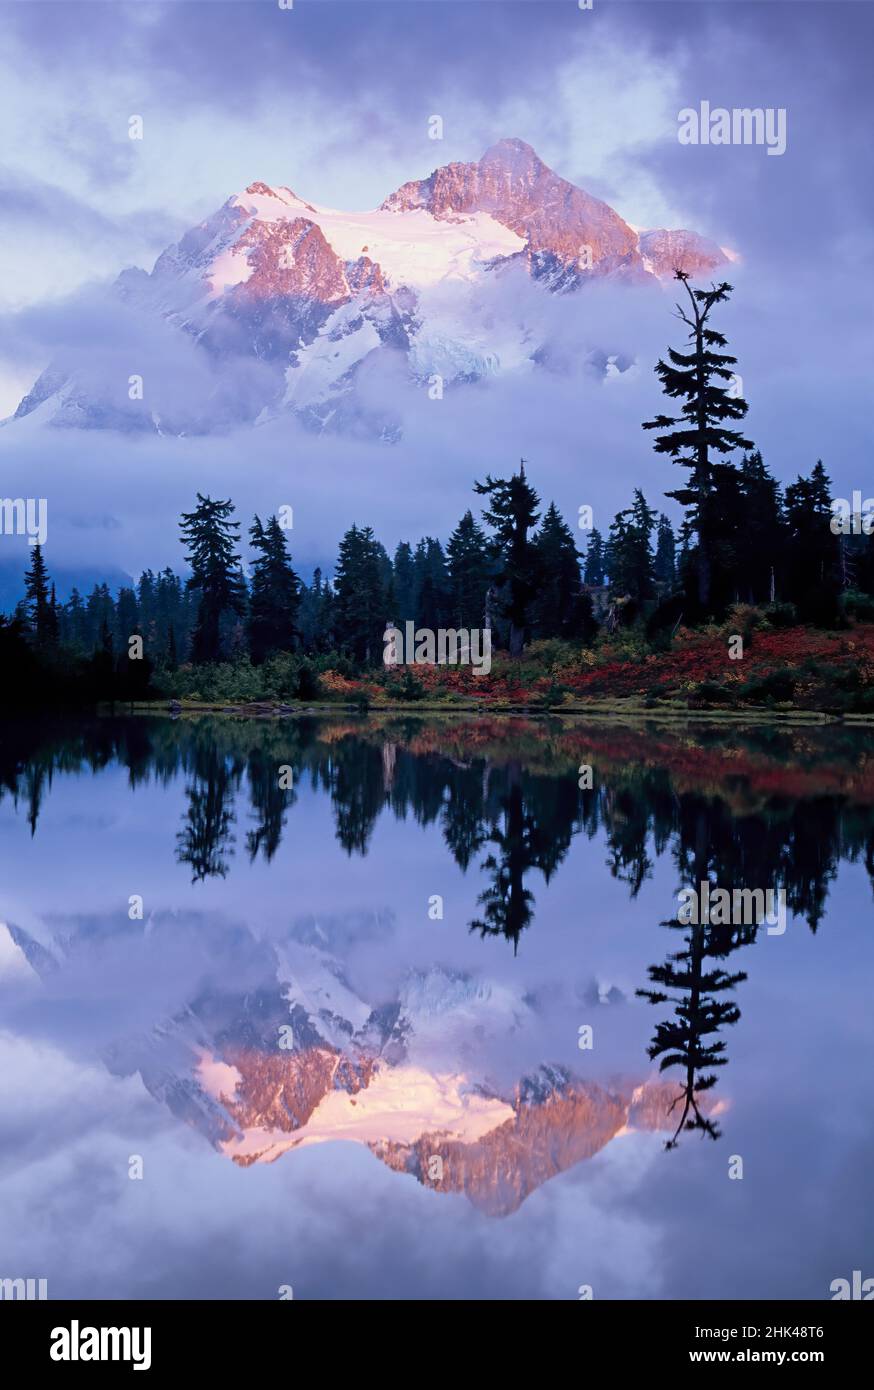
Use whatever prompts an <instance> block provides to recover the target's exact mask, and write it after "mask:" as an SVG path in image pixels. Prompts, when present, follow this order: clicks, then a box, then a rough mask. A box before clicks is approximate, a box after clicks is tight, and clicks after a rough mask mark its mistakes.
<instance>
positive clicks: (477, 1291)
mask: <svg viewBox="0 0 874 1390" xmlns="http://www.w3.org/2000/svg"><path fill="white" fill-rule="evenodd" d="M587 769H591V773H589V772H588V771H587ZM589 784H590V785H589ZM0 862H2V875H0V1193H2V1206H0V1255H2V1259H0V1263H2V1266H3V1267H2V1268H0V1276H3V1277H34V1278H47V1279H48V1290H49V1297H54V1298H89V1297H94V1298H97V1297H104V1298H105V1297H109V1298H113V1297H118V1298H139V1297H167V1298H186V1297H192V1298H197V1297H200V1298H204V1297H206V1298H221V1297H231V1298H247V1299H275V1298H277V1297H279V1296H280V1295H279V1290H280V1289H281V1288H282V1287H283V1286H290V1287H291V1288H293V1291H294V1294H293V1296H294V1297H295V1298H344V1299H359V1298H383V1297H384V1298H439V1299H456V1298H511V1299H512V1298H520V1299H530V1298H545V1299H577V1298H578V1297H579V1296H580V1294H579V1290H580V1288H581V1287H582V1286H589V1287H590V1288H591V1290H592V1292H593V1295H594V1297H595V1298H596V1299H597V1298H641V1297H642V1298H700V1299H719V1298H747V1297H751V1298H803V1299H823V1298H828V1297H830V1291H829V1286H830V1283H831V1281H832V1280H833V1279H836V1278H841V1277H846V1278H851V1277H852V1271H853V1270H855V1269H861V1270H862V1271H863V1277H866V1276H868V1275H874V1264H872V1261H874V1215H872V1204H871V1201H870V1191H871V1171H872V1163H874V1112H872V1079H871V1078H872V1064H871V1059H872V1043H874V1005H872V981H874V930H872V927H874V916H872V906H874V904H872V880H874V734H872V732H871V731H865V730H861V729H860V730H851V729H846V728H842V727H837V726H835V727H829V728H823V729H816V728H812V729H803V730H800V729H795V730H791V731H790V730H787V729H779V730H775V729H772V728H767V727H765V726H761V727H751V728H748V729H741V728H737V727H733V726H729V727H727V728H722V729H719V728H717V727H708V726H704V725H684V726H678V728H677V729H676V731H673V732H671V731H670V730H668V729H666V727H665V726H664V725H659V724H652V725H649V726H646V725H633V726H632V725H623V724H618V723H617V724H602V725H599V726H589V727H582V726H580V725H579V724H578V723H577V724H574V723H572V722H570V721H568V722H566V723H562V722H561V721H558V720H555V721H550V722H548V723H544V722H537V721H534V720H525V719H522V718H517V719H507V720H501V719H497V718H493V719H480V718H473V717H471V718H468V719H464V720H459V719H456V720H449V719H447V720H444V721H442V722H437V721H431V722H429V721H428V720H427V719H424V718H416V717H414V716H409V717H405V716H397V715H392V716H387V715H384V716H379V717H371V718H363V717H353V716H349V717H345V718H331V719H327V718H325V719H322V718H319V717H316V716H313V717H301V718H294V719H287V720H277V719H271V720H244V719H242V718H234V717H231V716H214V717H209V716H202V717H200V718H197V719H187V718H185V719H176V720H173V719H170V718H159V717H152V716H131V717H125V718H121V717H118V718H115V717H113V718H109V717H107V718H102V719H96V718H95V719H83V720H81V721H77V720H73V721H64V722H62V723H58V724H57V725H52V724H51V723H48V722H46V723H43V725H42V726H41V727H40V728H39V729H37V728H36V727H32V726H29V725H26V724H20V725H15V724H7V725H6V726H5V728H4V729H3V733H2V741H0ZM702 882H707V883H708V884H709V885H710V889H711V892H713V891H715V890H716V889H717V888H718V887H722V888H726V889H728V890H740V889H751V890H752V889H758V890H761V891H762V892H765V891H767V890H773V891H774V892H775V893H780V892H782V893H783V894H785V914H784V916H783V917H782V919H778V918H777V917H775V918H774V919H769V922H771V921H773V925H769V922H765V921H761V922H758V923H756V921H755V920H753V921H752V922H749V921H748V922H747V923H746V924H745V925H743V924H739V923H729V924H722V923H711V925H709V926H703V927H694V926H687V925H680V924H679V923H678V921H677V913H678V894H679V893H680V891H681V890H683V889H687V888H690V887H693V886H694V887H697V886H698V885H699V884H700V883H702ZM776 901H778V902H779V898H778V899H777V900H776ZM781 926H782V927H784V928H785V929H784V930H781ZM639 991H644V992H645V993H639ZM648 996H649V997H648ZM684 1120H685V1124H684V1123H683V1122H684ZM690 1124H691V1125H692V1126H694V1127H693V1128H688V1125H690ZM678 1126H680V1128H679V1129H678ZM732 1173H734V1174H735V1176H731V1174H732ZM741 1174H742V1176H741Z"/></svg>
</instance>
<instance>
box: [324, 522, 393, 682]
mask: <svg viewBox="0 0 874 1390" xmlns="http://www.w3.org/2000/svg"><path fill="white" fill-rule="evenodd" d="M380 551H382V547H381V546H380V545H378V543H377V542H376V541H375V540H374V536H373V531H372V530H371V528H370V527H369V526H365V527H363V528H359V527H357V526H351V527H350V528H349V530H348V531H347V532H346V534H345V535H344V536H343V539H342V540H341V542H340V552H339V556H338V559H337V571H336V575H335V580H334V587H335V591H336V613H335V625H336V632H337V640H338V642H339V643H340V645H341V647H343V648H344V649H345V650H347V651H348V652H349V654H350V656H352V657H353V658H354V659H355V660H356V661H360V662H365V663H368V664H369V663H371V662H375V661H376V660H377V659H378V658H381V656H382V651H383V641H382V634H383V632H384V631H385V623H386V620H387V618H388V617H389V616H390V615H388V614H387V613H386V611H385V610H386V596H385V585H384V582H383V566H382V562H381V555H380ZM382 554H383V555H384V554H385V552H384V551H382Z"/></svg>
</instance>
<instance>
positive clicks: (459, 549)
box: [446, 511, 491, 629]
mask: <svg viewBox="0 0 874 1390" xmlns="http://www.w3.org/2000/svg"><path fill="white" fill-rule="evenodd" d="M446 557H447V562H448V569H449V585H450V595H451V598H450V619H451V623H452V625H453V626H454V627H462V628H467V629H471V628H481V627H482V626H483V624H484V621H485V606H486V589H487V588H488V586H489V582H490V579H491V564H490V562H489V556H488V545H487V542H486V536H485V532H484V531H483V529H482V527H481V526H479V525H477V523H476V521H475V520H474V517H473V512H471V511H466V512H465V514H464V516H463V517H462V518H461V520H460V521H459V523H458V525H457V526H456V528H455V530H454V531H453V532H452V535H451V536H450V537H449V541H448V544H447V546H446Z"/></svg>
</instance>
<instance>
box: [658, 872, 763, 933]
mask: <svg viewBox="0 0 874 1390" xmlns="http://www.w3.org/2000/svg"><path fill="white" fill-rule="evenodd" d="M677 902H678V903H679V909H678V911H677V921H678V922H680V923H681V925H683V926H701V925H711V926H714V927H728V926H737V927H741V926H743V927H750V926H761V924H762V923H763V922H764V923H766V924H767V928H768V935H769V936H782V935H783V933H784V932H785V930H786V889H785V888H779V889H777V890H776V891H775V890H774V889H773V888H767V889H763V888H734V889H728V888H711V886H710V884H709V883H707V882H703V883H701V884H700V885H699V887H698V888H682V889H681V890H680V892H679V893H678V894H677Z"/></svg>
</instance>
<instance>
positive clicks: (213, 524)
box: [179, 493, 245, 662]
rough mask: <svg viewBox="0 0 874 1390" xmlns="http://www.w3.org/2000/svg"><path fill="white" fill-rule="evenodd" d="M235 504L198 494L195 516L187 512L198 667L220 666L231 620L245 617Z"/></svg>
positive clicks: (194, 650)
mask: <svg viewBox="0 0 874 1390" xmlns="http://www.w3.org/2000/svg"><path fill="white" fill-rule="evenodd" d="M233 510H234V504H233V503H232V502H231V501H230V499H228V500H227V501H224V502H222V501H219V500H218V499H215V500H214V499H213V498H211V497H204V496H203V495H202V494H201V493H198V494H197V506H196V507H195V509H194V511H193V512H183V513H182V521H181V522H180V527H179V529H180V531H181V532H182V537H181V539H182V542H183V544H184V545H186V546H187V547H188V553H187V554H186V556H185V558H186V560H187V561H188V563H189V565H190V566H191V578H190V580H189V588H190V589H191V590H193V591H194V592H195V593H196V594H197V620H196V623H195V627H194V632H193V634H192V656H193V659H194V660H195V661H196V662H210V661H218V660H219V658H220V657H221V655H222V652H223V645H224V639H225V633H224V631H223V629H224V627H225V625H226V622H227V620H228V619H229V618H231V617H233V616H234V615H236V616H238V617H239V616H241V615H242V614H243V613H244V611H245V585H244V582H243V576H242V571H241V568H240V559H239V556H238V554H237V551H236V546H237V545H238V543H239V535H238V534H237V533H238V532H239V529H240V523H239V522H238V521H231V520H230V517H231V515H232V514H233Z"/></svg>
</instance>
